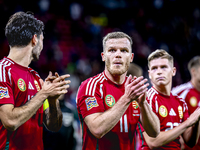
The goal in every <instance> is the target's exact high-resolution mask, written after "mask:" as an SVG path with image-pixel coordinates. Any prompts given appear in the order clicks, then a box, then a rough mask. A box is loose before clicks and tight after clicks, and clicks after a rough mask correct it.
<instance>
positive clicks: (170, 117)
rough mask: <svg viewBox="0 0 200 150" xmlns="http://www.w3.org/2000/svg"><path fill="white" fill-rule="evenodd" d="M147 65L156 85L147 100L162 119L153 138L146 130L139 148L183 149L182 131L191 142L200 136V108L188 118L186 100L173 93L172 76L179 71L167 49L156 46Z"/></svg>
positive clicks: (152, 80) (184, 137)
mask: <svg viewBox="0 0 200 150" xmlns="http://www.w3.org/2000/svg"><path fill="white" fill-rule="evenodd" d="M148 67H149V71H148V72H149V78H150V79H151V83H152V85H153V86H152V87H151V88H150V89H149V90H148V92H147V101H148V103H149V105H150V106H151V108H152V110H153V111H154V112H155V113H156V115H157V116H158V118H159V119H160V131H161V132H160V133H159V135H158V136H157V137H156V138H152V137H149V136H148V135H147V133H146V132H145V131H144V132H143V133H142V134H141V145H140V149H155V148H157V149H167V150H169V149H170V150H172V149H174V150H177V149H180V142H179V136H180V135H181V136H182V138H183V139H184V141H185V142H186V143H187V144H188V145H189V146H194V145H195V144H196V142H197V140H198V138H199V117H200V109H197V110H196V111H195V112H194V113H193V114H192V115H191V116H190V117H189V118H188V116H189V114H188V109H187V104H186V103H185V101H184V100H183V99H181V98H179V97H177V96H174V95H172V93H171V86H172V77H173V76H174V75H175V73H176V68H175V67H174V66H173V57H172V56H171V55H170V54H168V53H167V52H166V51H165V50H156V51H154V52H152V53H151V54H150V55H149V57H148ZM140 127H141V126H139V128H140ZM141 129H142V128H141ZM141 131H142V130H141ZM145 141H146V143H145Z"/></svg>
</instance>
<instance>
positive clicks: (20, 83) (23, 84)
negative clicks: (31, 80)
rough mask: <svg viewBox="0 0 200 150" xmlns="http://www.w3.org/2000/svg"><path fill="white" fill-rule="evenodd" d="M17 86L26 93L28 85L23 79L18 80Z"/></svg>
mask: <svg viewBox="0 0 200 150" xmlns="http://www.w3.org/2000/svg"><path fill="white" fill-rule="evenodd" d="M17 86H18V88H19V89H20V91H22V92H24V91H26V83H25V82H24V80H23V79H21V78H20V79H18V81H17Z"/></svg>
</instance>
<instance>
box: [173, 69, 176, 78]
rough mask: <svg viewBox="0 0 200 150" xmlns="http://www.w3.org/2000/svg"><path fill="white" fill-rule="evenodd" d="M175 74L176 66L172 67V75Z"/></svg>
mask: <svg viewBox="0 0 200 150" xmlns="http://www.w3.org/2000/svg"><path fill="white" fill-rule="evenodd" d="M175 75H176V67H173V69H172V76H175Z"/></svg>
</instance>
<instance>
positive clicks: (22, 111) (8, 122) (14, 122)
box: [2, 92, 46, 131]
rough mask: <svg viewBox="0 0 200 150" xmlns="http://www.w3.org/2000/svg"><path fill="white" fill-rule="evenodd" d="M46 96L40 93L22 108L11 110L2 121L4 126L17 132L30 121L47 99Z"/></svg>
mask: <svg viewBox="0 0 200 150" xmlns="http://www.w3.org/2000/svg"><path fill="white" fill-rule="evenodd" d="M45 97H46V96H45V95H44V94H42V93H40V92H38V93H37V94H36V95H35V96H34V97H33V98H31V99H30V100H29V101H28V102H27V103H25V104H24V105H23V106H20V107H14V106H12V107H13V108H10V111H9V112H8V111H7V113H6V114H5V113H4V115H5V118H4V119H3V120H2V122H3V124H4V126H5V127H6V128H7V129H9V130H12V131H14V130H16V129H17V128H18V127H19V126H21V125H22V124H24V123H25V122H26V121H27V120H29V119H30V118H31V117H32V116H33V115H34V114H35V113H36V112H37V110H38V109H39V108H40V107H41V106H42V104H43V101H44V99H45Z"/></svg>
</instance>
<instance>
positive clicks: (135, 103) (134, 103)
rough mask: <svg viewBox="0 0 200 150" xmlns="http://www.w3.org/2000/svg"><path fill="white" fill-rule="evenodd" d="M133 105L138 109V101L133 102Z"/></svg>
mask: <svg viewBox="0 0 200 150" xmlns="http://www.w3.org/2000/svg"><path fill="white" fill-rule="evenodd" d="M132 106H133V108H134V109H137V108H138V107H139V106H138V103H137V102H136V101H133V102H132Z"/></svg>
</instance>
